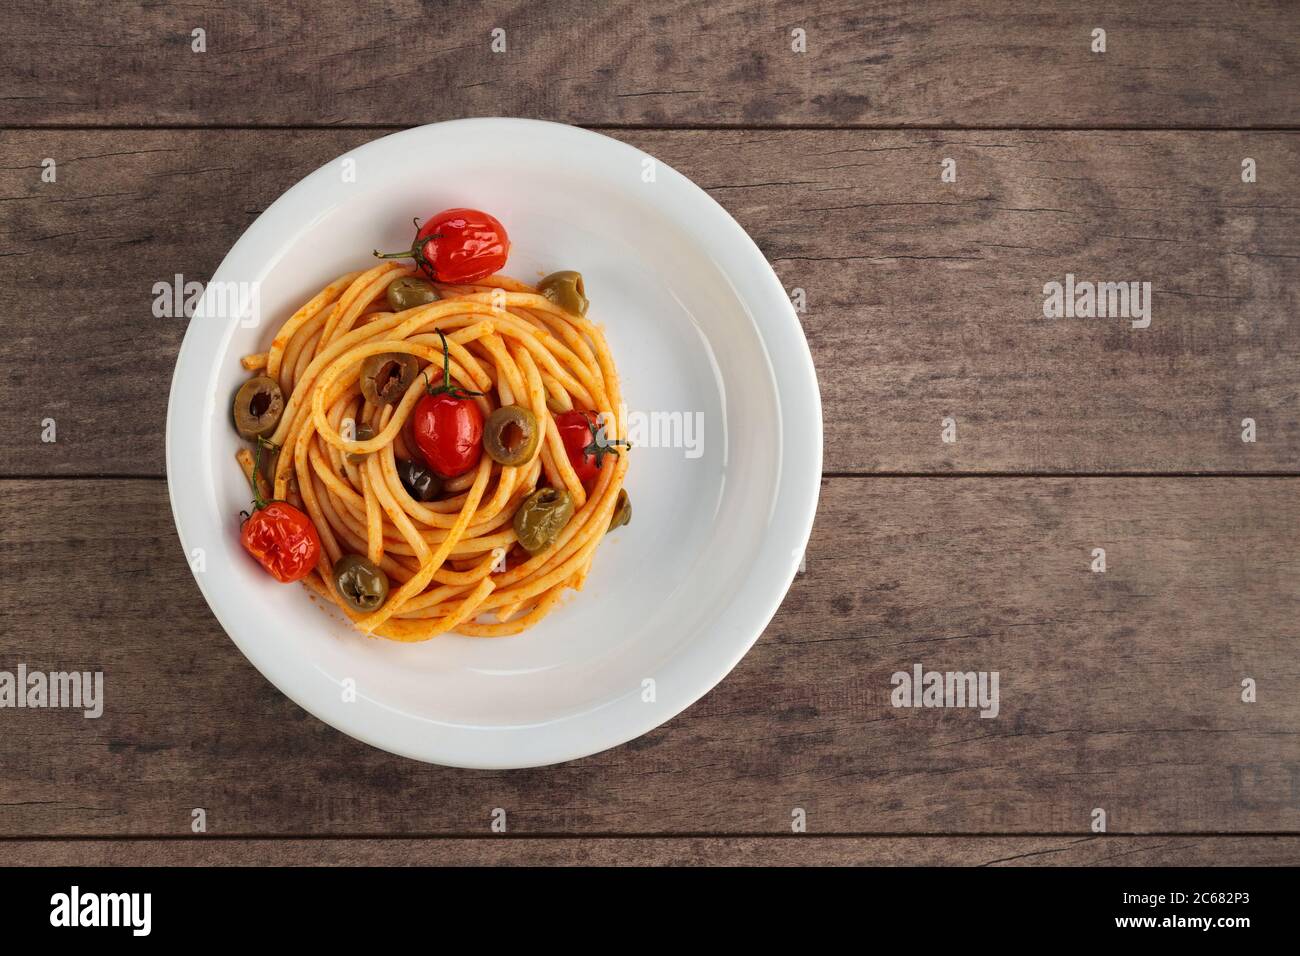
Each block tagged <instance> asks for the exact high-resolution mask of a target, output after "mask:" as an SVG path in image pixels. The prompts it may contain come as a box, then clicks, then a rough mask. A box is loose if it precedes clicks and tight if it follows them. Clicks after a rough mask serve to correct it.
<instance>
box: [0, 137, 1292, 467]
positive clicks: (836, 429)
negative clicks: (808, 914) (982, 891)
mask: <svg viewBox="0 0 1300 956" xmlns="http://www.w3.org/2000/svg"><path fill="white" fill-rule="evenodd" d="M375 135H377V134H376V133H375V131H361V130H349V131H233V132H232V131H152V132H141V131H111V132H105V131H100V132H85V131H79V132H66V131H57V132H49V131H41V132H31V131H28V132H7V133H3V134H0V284H3V285H4V286H5V287H7V288H15V289H20V290H22V293H23V295H22V300H21V306H20V307H18V308H15V309H13V310H12V311H11V312H10V313H9V314H8V315H7V316H6V319H5V323H6V333H7V344H6V347H5V355H6V359H7V360H8V364H9V368H10V373H9V374H8V375H7V376H5V377H4V378H3V379H0V402H3V403H4V404H5V406H6V407H8V408H11V409H15V410H16V411H15V412H14V414H12V415H8V416H5V417H4V418H3V420H2V421H0V475H3V476H23V475H88V474H122V475H144V476H158V475H161V474H162V470H163V462H162V450H163V442H162V432H163V424H164V414H165V405H166V403H165V401H163V400H162V399H161V397H162V396H163V395H165V393H166V389H167V385H168V383H169V381H170V376H171V370H172V366H173V363H174V359H175V353H176V350H177V349H178V347H179V344H180V340H181V338H182V336H183V334H184V326H185V320H184V319H159V318H155V317H154V316H153V315H152V312H151V305H152V298H153V293H152V289H153V286H154V284H155V283H156V282H159V281H164V282H170V281H171V280H172V277H173V275H175V274H178V273H179V274H183V275H184V276H185V277H186V278H187V279H198V280H201V281H202V280H206V279H207V278H208V277H209V276H210V275H211V273H212V271H213V270H214V269H215V268H216V265H217V263H218V262H219V261H220V259H221V257H222V256H223V255H224V254H225V252H226V250H227V249H228V248H229V247H230V245H231V244H232V243H233V242H234V241H235V239H236V238H237V237H238V236H239V234H240V233H241V232H242V231H243V229H244V228H245V227H246V226H247V225H248V224H249V223H250V222H251V221H252V220H253V219H254V218H255V217H256V215H257V214H258V213H259V212H260V211H261V210H262V209H264V208H265V207H266V206H267V205H269V204H270V203H271V202H272V201H273V200H274V199H275V198H276V197H277V196H278V195H279V194H280V193H281V192H282V191H283V190H284V189H286V188H287V187H288V186H290V185H291V184H292V183H293V182H295V181H297V180H298V179H299V178H300V177H301V176H303V175H304V174H306V173H307V172H308V171H309V170H311V169H312V168H314V167H316V166H318V165H320V164H322V163H325V162H327V161H328V160H329V159H331V158H332V157H334V156H336V155H338V154H340V153H343V152H346V151H347V150H349V149H351V148H353V147H355V146H356V145H359V144H360V143H362V142H365V141H368V140H369V139H371V138H373V137H374V136H375ZM618 135H619V136H620V137H621V138H624V139H626V140H628V141H629V142H631V143H633V144H634V145H636V146H638V147H640V148H643V149H646V150H648V151H649V152H651V153H652V154H654V155H657V156H659V157H660V158H662V159H663V160H664V161H666V162H669V163H670V164H672V165H674V166H675V167H677V168H678V169H680V170H681V171H682V172H684V173H686V174H687V175H688V176H690V177H692V178H693V179H695V180H696V181H697V182H698V183H700V184H701V185H702V186H704V187H705V188H706V189H707V190H708V191H709V193H710V194H711V195H713V196H714V197H715V198H717V199H718V200H719V201H720V202H722V203H723V204H724V205H725V206H726V207H727V208H728V209H729V210H730V211H731V212H732V213H733V214H734V215H735V216H736V217H737V219H738V220H739V221H740V223H741V224H742V225H743V226H745V228H746V229H748V230H749V232H750V233H751V234H752V235H753V236H754V237H755V239H756V240H757V242H758V243H759V245H760V247H761V248H762V250H763V251H764V253H765V254H766V255H767V256H768V257H769V258H770V259H771V260H772V262H773V263H774V265H775V267H776V269H777V271H778V273H779V274H780V276H781V279H782V280H783V282H784V283H785V285H786V287H787V289H789V290H793V289H796V288H798V289H802V290H804V293H805V294H806V298H807V311H806V312H805V313H804V314H803V315H802V316H801V321H802V322H803V323H804V327H805V331H806V333H807V336H808V339H809V342H810V344H811V347H812V350H813V357H814V361H815V362H816V364H817V368H818V375H819V379H820V384H821V389H822V396H823V401H824V405H825V422H826V431H825V436H826V441H825V450H826V456H825V467H826V469H827V470H828V471H829V472H831V473H851V474H856V473H869V472H890V473H964V474H971V473H988V472H992V473H1064V474H1069V473H1075V474H1090V473H1124V472H1139V473H1148V472H1149V473H1166V472H1168V473H1182V472H1225V473H1238V472H1287V473H1296V472H1297V471H1298V470H1300V413H1298V409H1300V404H1298V403H1297V401H1296V399H1297V395H1298V392H1297V382H1298V381H1300V378H1298V377H1297V374H1296V373H1297V368H1300V326H1298V325H1297V323H1295V322H1294V321H1293V320H1292V317H1293V316H1294V315H1295V314H1296V312H1297V309H1298V308H1300V293H1298V292H1297V289H1298V288H1300V286H1298V285H1297V283H1296V281H1295V278H1296V269H1297V267H1296V263H1297V260H1298V259H1300V207H1297V206H1296V204H1295V201H1294V188H1293V184H1294V183H1295V182H1296V181H1297V180H1300V137H1297V135H1296V134H1294V133H1260V132H1256V133H1243V132H1220V133H1188V132H1165V133H1150V132H1145V133H1134V132H1123V133H1121V132H1090V133H1080V132H1047V131H1037V132H1015V131H1010V132H1008V131H1002V132H995V131H989V132H979V133H974V132H963V133H942V134H941V133H935V132H918V131H909V132H880V131H833V132H831V131H794V132H771V131H745V132H728V133H707V132H698V131H694V132H680V131H679V132H664V131H632V132H623V133H619V134H618ZM45 156H53V157H56V158H57V159H58V162H59V164H60V166H59V170H60V172H59V179H58V182H57V183H42V182H41V181H40V161H41V159H42V158H43V157H45ZM1246 156H1249V157H1251V158H1253V159H1255V160H1256V162H1257V164H1258V170H1259V181H1258V182H1256V183H1253V184H1246V183H1243V182H1242V181H1241V176H1240V163H1241V160H1242V157H1246ZM944 158H953V159H955V160H956V162H957V170H958V179H957V182H956V183H951V184H943V183H941V182H940V181H939V170H940V162H941V160H942V159H944ZM196 211H198V212H197V214H196ZM358 248H359V249H364V248H366V244H365V241H364V240H363V239H359V240H358ZM1067 273H1073V274H1076V275H1077V276H1078V277H1079V278H1080V279H1084V278H1089V279H1091V280H1094V281H1129V280H1132V281H1146V282H1150V283H1151V284H1152V287H1153V306H1152V322H1151V326H1150V328H1147V329H1143V330H1139V329H1133V328H1131V324H1130V322H1128V321H1126V320H1124V319H1118V318H1111V319H1067V318H1062V319H1045V318H1043V313H1042V305H1043V286H1044V284H1045V283H1047V282H1049V281H1062V280H1064V278H1065V275H1066V274H1067ZM323 279H324V277H322V281H323ZM609 321H617V317H611V318H610V319H609ZM56 342H57V343H58V345H59V351H58V352H57V353H56V352H54V351H52V348H53V346H54V344H55V343H56ZM55 354H58V355H60V356H66V359H65V362H67V364H64V365H57V364H56V365H55V366H54V367H52V366H51V361H52V357H53V355H55ZM68 360H70V362H68ZM950 416H951V417H952V418H953V419H954V420H955V421H956V425H957V441H956V443H954V444H945V443H944V442H943V441H941V431H942V424H941V423H942V420H943V419H944V418H946V417H950ZM46 417H52V418H54V419H55V420H56V422H57V423H58V434H59V441H58V442H57V443H54V444H46V443H44V442H42V441H41V422H42V420H43V419H44V418H46ZM1245 418H1252V419H1254V421H1255V422H1256V426H1257V441H1256V442H1255V443H1245V442H1243V441H1242V440H1241V433H1242V421H1243V419H1245Z"/></svg>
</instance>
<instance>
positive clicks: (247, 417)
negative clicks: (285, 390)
mask: <svg viewBox="0 0 1300 956" xmlns="http://www.w3.org/2000/svg"><path fill="white" fill-rule="evenodd" d="M232 409H233V412H234V416H235V430H236V431H237V432H239V434H240V436H241V437H243V438H247V439H249V440H250V441H251V440H252V439H254V438H266V437H267V436H268V435H270V434H271V433H272V432H273V431H275V426H276V425H278V424H280V416H281V415H283V414H284V395H282V394H281V393H280V386H279V385H277V384H276V383H275V379H273V378H269V377H268V376H266V375H259V376H257V378H250V379H249V380H248V381H247V382H245V383H244V384H243V385H241V386H239V391H237V392H235V401H234V405H233V406H232Z"/></svg>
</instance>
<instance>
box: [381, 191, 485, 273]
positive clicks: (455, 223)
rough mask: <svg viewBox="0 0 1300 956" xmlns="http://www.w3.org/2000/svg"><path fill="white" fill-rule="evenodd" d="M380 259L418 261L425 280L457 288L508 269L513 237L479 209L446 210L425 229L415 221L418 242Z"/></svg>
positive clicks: (383, 255)
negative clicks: (462, 284)
mask: <svg viewBox="0 0 1300 956" xmlns="http://www.w3.org/2000/svg"><path fill="white" fill-rule="evenodd" d="M375 255H376V256H378V257H379V258H380V259H414V260H415V264H416V266H417V267H418V268H419V270H420V271H421V272H422V273H424V275H425V277H426V278H428V279H430V280H432V281H434V282H449V283H452V284H453V285H455V284H460V283H465V282H476V281H478V280H479V279H485V278H487V277H488V276H490V275H492V274H493V273H494V272H500V271H501V270H502V269H503V268H505V264H506V259H508V258H509V257H510V237H509V236H507V235H506V227H505V226H503V225H501V223H500V222H499V221H498V220H497V219H496V217H494V216H490V215H488V214H487V213H485V212H481V211H479V210H477V209H446V210H443V211H442V212H440V213H438V215H436V216H434V217H433V218H432V219H430V220H429V221H428V222H426V223H425V224H424V225H423V226H421V225H420V220H418V219H416V220H415V241H414V242H412V243H411V248H410V249H408V250H406V251H405V252H380V251H379V250H378V249H376V250H375Z"/></svg>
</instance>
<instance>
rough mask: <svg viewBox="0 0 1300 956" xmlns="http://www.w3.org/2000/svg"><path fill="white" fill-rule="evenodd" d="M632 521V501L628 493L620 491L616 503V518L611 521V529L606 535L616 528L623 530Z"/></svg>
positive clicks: (607, 530)
mask: <svg viewBox="0 0 1300 956" xmlns="http://www.w3.org/2000/svg"><path fill="white" fill-rule="evenodd" d="M631 520H632V499H631V498H629V497H628V496H627V492H626V491H624V490H623V489H622V488H620V489H618V500H617V501H615V502H614V516H613V517H612V518H610V519H609V527H608V528H606V529H605V533H606V534H609V532H611V531H613V530H614V529H615V528H621V527H623V525H625V524H628V523H629V522H630V521H631Z"/></svg>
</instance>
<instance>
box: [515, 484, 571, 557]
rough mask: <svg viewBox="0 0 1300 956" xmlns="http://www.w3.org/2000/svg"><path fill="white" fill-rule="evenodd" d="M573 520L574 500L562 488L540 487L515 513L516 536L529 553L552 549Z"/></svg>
mask: <svg viewBox="0 0 1300 956" xmlns="http://www.w3.org/2000/svg"><path fill="white" fill-rule="evenodd" d="M572 517H573V498H572V497H571V496H570V495H569V493H568V492H567V491H564V490H562V489H558V488H539V489H537V490H536V491H534V492H533V493H532V494H531V495H529V496H528V497H527V498H525V499H524V503H523V504H521V505H520V506H519V510H518V511H516V512H515V521H514V526H515V537H517V538H518V539H519V544H520V545H521V546H522V547H523V549H524V550H525V551H527V552H528V553H529V554H538V553H539V552H542V551H545V550H546V549H547V548H549V547H550V546H551V545H552V544H553V543H554V541H555V539H556V538H557V537H559V535H560V532H561V531H563V530H564V526H565V525H566V524H568V523H569V519H570V518H572Z"/></svg>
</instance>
